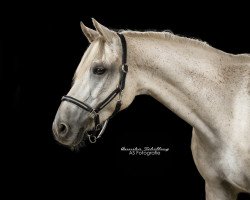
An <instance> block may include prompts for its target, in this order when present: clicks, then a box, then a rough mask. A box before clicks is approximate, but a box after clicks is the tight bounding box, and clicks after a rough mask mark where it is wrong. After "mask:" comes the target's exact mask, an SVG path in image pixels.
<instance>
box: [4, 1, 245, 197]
mask: <svg viewBox="0 0 250 200" xmlns="http://www.w3.org/2000/svg"><path fill="white" fill-rule="evenodd" d="M112 6H113V7H115V8H113V7H112ZM246 8H247V6H246V5H243V4H230V5H229V4H227V6H225V5H224V6H223V7H221V8H220V7H218V5H216V4H215V5H210V4H205V3H203V4H202V5H201V4H193V5H192V4H189V5H184V4H183V3H176V4H175V5H174V4H173V3H172V4H170V3H169V2H166V3H165V5H164V4H163V3H156V2H155V3H154V4H153V5H152V2H151V3H145V2H144V3H143V4H139V5H138V6H135V5H134V4H132V3H130V4H128V2H123V1H119V2H115V3H112V4H111V3H110V4H109V3H107V2H105V3H99V2H92V3H88V4H86V3H84V2H82V3H57V4H55V5H52V4H51V3H46V4H45V3H39V2H36V3H33V4H32V3H29V4H24V3H22V4H21V5H20V4H16V3H14V2H13V4H12V3H10V5H5V6H2V7H1V9H2V10H3V11H7V12H6V13H5V14H4V15H2V17H1V40H0V45H1V49H0V65H1V71H0V75H1V83H2V84H1V105H2V110H3V111H7V112H2V116H3V118H4V120H3V121H2V122H3V124H2V131H1V132H2V140H1V141H2V143H3V145H2V147H3V148H4V151H3V152H4V156H3V158H4V162H3V166H4V171H3V172H4V174H5V175H7V179H6V183H5V184H6V185H7V186H11V187H10V188H14V186H18V187H20V186H25V187H26V188H27V187H30V186H34V187H35V188H40V187H39V186H38V185H39V184H41V185H43V187H42V191H43V194H44V193H45V194H46V193H47V191H48V190H49V188H50V189H51V190H53V187H54V186H55V185H56V186H60V188H61V190H60V191H65V190H67V189H66V188H68V186H76V185H78V186H79V185H82V187H83V185H84V187H85V185H90V186H91V187H93V188H99V187H100V185H102V184H103V182H108V180H111V179H112V178H113V177H114V178H115V179H112V180H115V181H116V182H115V183H117V185H118V187H119V184H118V182H119V181H121V180H125V179H129V180H130V184H129V185H127V186H125V188H126V192H124V193H127V192H129V191H130V190H131V189H132V187H133V188H135V189H136V188H137V186H138V185H142V186H143V187H144V189H143V190H142V191H141V192H143V193H146V194H147V192H149V191H152V192H155V193H164V194H165V196H164V197H165V198H166V199H183V198H185V199H204V195H205V191H204V181H203V179H202V178H201V176H200V175H199V173H198V171H197V169H196V167H195V165H194V162H193V159H192V155H191V150H190V141H191V130H192V128H191V127H190V126H189V125H188V124H187V123H185V122H184V121H183V120H181V119H180V118H178V117H177V116H176V115H175V114H174V113H172V112H171V111H169V110H168V109H167V108H165V107H164V106H163V105H161V104H160V103H159V102H157V101H156V100H154V99H152V98H151V97H148V96H140V97H137V98H136V99H135V101H134V102H133V104H132V105H131V106H130V107H129V108H128V109H126V110H125V111H123V112H121V113H119V115H117V116H116V117H115V118H114V119H112V120H111V122H110V124H109V126H108V128H107V130H106V132H105V134H104V136H103V138H102V139H101V141H99V142H98V143H97V144H95V145H91V146H88V147H87V148H84V149H81V150H80V151H79V152H72V151H70V150H69V149H67V148H65V147H63V146H61V145H59V144H58V143H56V142H55V141H54V139H53V136H52V131H51V125H52V122H53V119H54V116H55V113H56V110H57V108H58V106H59V104H60V98H61V96H62V95H64V94H66V93H67V91H68V90H69V89H70V86H71V80H72V77H73V74H74V71H75V69H76V67H77V65H78V63H79V61H80V59H81V56H82V54H83V52H84V51H85V49H86V48H87V46H88V42H87V40H86V38H85V37H84V36H83V34H82V33H81V30H80V24H79V22H80V21H81V20H82V21H83V22H84V23H85V24H86V25H87V26H89V27H93V26H92V23H91V17H94V18H95V19H96V20H98V21H99V22H100V23H102V24H103V25H105V26H107V27H109V28H114V29H131V30H158V31H163V30H171V31H173V32H174V33H176V34H179V35H184V36H187V37H194V38H198V39H201V40H203V41H206V42H208V43H209V44H210V45H212V46H214V47H216V48H218V49H221V50H224V51H226V52H229V53H249V52H250V39H249V38H250V37H249V36H250V29H249V13H248V12H247V11H246V10H245V9H246ZM123 146H126V147H136V146H137V147H144V146H154V147H157V146H161V147H166V148H169V149H170V150H169V152H167V153H162V154H161V156H153V157H146V156H141V157H140V156H136V157H135V156H134V157H133V156H128V154H127V153H124V152H121V151H120V148H121V147H123ZM103 175H105V176H106V177H108V179H107V178H105V179H102V178H100V177H103ZM92 177H93V178H92ZM144 178H147V179H148V181H146V182H145V181H144V180H145V179H144ZM149 178H153V179H154V181H149ZM90 179H92V180H94V181H93V182H94V183H91V184H90V183H88V181H89V180H90ZM160 181H163V183H161V182H160ZM7 182H9V183H8V184H7ZM26 182H28V183H29V184H28V185H29V186H28V185H26ZM44 182H45V184H44ZM100 182H102V184H100ZM42 183H43V184H42ZM51 183H52V184H53V187H48V186H49V185H50V184H51ZM92 184H93V185H92ZM132 185H133V186H132ZM158 186H159V187H158ZM160 186H163V187H164V189H163V190H162V189H159V188H160ZM120 188H123V187H122V186H120ZM147 188H148V189H147ZM40 189H41V188H40ZM83 190H84V189H83ZM25 191H26V190H23V191H22V192H23V193H24V194H25V195H27V193H26V192H25ZM84 191H85V190H84ZM80 193H81V192H80ZM241 199H249V197H247V196H245V198H244V197H242V198H241Z"/></svg>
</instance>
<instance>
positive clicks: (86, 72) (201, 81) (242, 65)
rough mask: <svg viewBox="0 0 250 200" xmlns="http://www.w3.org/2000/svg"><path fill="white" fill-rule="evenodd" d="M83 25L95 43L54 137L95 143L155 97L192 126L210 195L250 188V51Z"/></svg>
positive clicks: (228, 197)
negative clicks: (140, 98) (114, 122)
mask: <svg viewBox="0 0 250 200" xmlns="http://www.w3.org/2000/svg"><path fill="white" fill-rule="evenodd" d="M92 21H93V25H94V27H95V30H94V29H91V28H88V27H86V26H85V25H84V24H83V23H82V22H81V29H82V32H83V34H84V35H85V36H86V38H87V39H88V41H89V43H90V46H89V47H88V48H87V50H86V51H85V53H84V55H83V57H82V59H81V61H80V63H79V66H78V67H77V69H76V72H75V74H74V78H73V84H72V87H71V89H70V91H69V92H68V94H67V95H66V96H64V97H63V98H62V102H61V104H60V107H59V108H58V111H57V113H56V116H55V119H54V122H53V126H52V129H53V133H54V137H55V139H56V140H57V141H58V142H60V143H61V144H63V145H66V146H69V147H71V148H73V149H74V148H78V147H79V146H81V145H84V143H85V141H88V140H89V141H90V142H95V141H96V139H98V138H100V136H101V134H102V133H103V131H104V129H105V127H106V125H107V122H108V120H109V118H110V117H113V116H114V114H116V113H118V112H119V111H121V110H123V109H125V108H127V107H128V106H129V105H130V104H131V103H132V102H133V99H134V98H135V96H137V95H141V94H145V95H150V96H152V97H153V98H155V99H156V100H158V101H159V102H161V103H162V104H163V105H165V106H166V107H167V108H168V109H170V110H171V111H173V112H174V113H175V114H176V115H177V116H179V117H180V118H182V119H184V120H185V121H186V122H187V123H189V124H190V125H191V126H192V127H193V131H192V141H191V150H192V155H193V159H194V162H195V165H196V167H197V169H198V171H199V173H200V174H201V176H202V177H203V178H204V180H205V191H206V200H235V199H236V198H237V195H238V193H240V192H246V193H249V192H250V54H237V55H235V54H230V53H226V52H223V51H221V50H219V49H216V48H214V47H212V46H210V45H208V44H207V43H205V42H202V41H200V40H196V39H193V38H192V39H191V38H186V37H183V36H182V37H181V36H178V35H175V34H173V33H170V32H166V31H165V32H154V31H146V32H139V31H130V30H121V31H118V32H115V31H113V30H111V29H109V28H107V27H105V26H104V25H102V24H100V23H99V22H97V21H96V20H95V19H92Z"/></svg>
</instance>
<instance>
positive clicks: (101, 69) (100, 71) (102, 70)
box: [93, 66, 106, 75]
mask: <svg viewBox="0 0 250 200" xmlns="http://www.w3.org/2000/svg"><path fill="white" fill-rule="evenodd" d="M105 71H106V69H105V68H104V67H100V66H98V67H95V68H94V69H93V73H94V74H97V75H102V74H104V73H105Z"/></svg>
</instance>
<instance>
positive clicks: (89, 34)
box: [80, 22, 100, 43]
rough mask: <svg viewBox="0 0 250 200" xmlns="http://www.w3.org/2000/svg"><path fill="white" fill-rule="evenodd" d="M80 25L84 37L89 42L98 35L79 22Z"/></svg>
mask: <svg viewBox="0 0 250 200" xmlns="http://www.w3.org/2000/svg"><path fill="white" fill-rule="evenodd" d="M80 26H81V29H82V32H83V34H84V35H85V36H86V38H87V39H88V41H89V42H90V43H91V42H93V41H94V40H95V39H96V38H98V37H99V36H100V35H99V33H98V32H97V31H95V30H93V29H91V28H88V27H87V26H85V25H84V24H83V23H82V22H80Z"/></svg>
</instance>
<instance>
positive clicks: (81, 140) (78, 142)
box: [69, 130, 89, 151]
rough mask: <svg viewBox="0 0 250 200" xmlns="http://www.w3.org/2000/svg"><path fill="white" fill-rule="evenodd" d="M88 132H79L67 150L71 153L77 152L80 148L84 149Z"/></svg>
mask: <svg viewBox="0 0 250 200" xmlns="http://www.w3.org/2000/svg"><path fill="white" fill-rule="evenodd" d="M88 132H89V131H88V130H85V131H79V132H78V134H77V136H76V138H75V139H74V141H73V142H72V143H71V144H70V145H69V148H70V149H71V150H73V151H78V150H79V149H80V148H81V147H85V146H86V141H87V139H88V136H87V134H88Z"/></svg>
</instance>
